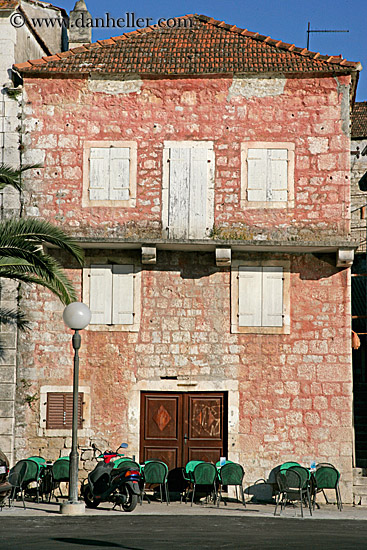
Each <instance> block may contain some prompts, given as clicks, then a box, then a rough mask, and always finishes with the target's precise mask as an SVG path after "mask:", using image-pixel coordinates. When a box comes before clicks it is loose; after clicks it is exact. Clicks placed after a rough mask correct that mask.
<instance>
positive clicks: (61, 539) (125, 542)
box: [0, 513, 367, 550]
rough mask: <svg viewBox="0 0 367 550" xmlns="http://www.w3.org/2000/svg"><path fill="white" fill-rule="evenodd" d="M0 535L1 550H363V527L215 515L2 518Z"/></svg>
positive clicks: (357, 522)
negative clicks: (357, 549) (108, 549)
mask: <svg viewBox="0 0 367 550" xmlns="http://www.w3.org/2000/svg"><path fill="white" fill-rule="evenodd" d="M0 533H1V534H0V540H1V543H0V546H1V549H2V550H80V549H82V548H90V549H92V548H93V549H94V550H106V548H111V549H114V548H116V549H125V550H166V549H170V550H173V549H182V550H217V549H218V550H219V549H220V550H226V549H234V550H237V549H242V548H243V549H246V550H262V549H272V550H278V549H282V550H284V549H292V550H294V549H295V550H352V549H353V550H355V549H356V548H366V540H367V523H366V522H365V521H360V520H345V519H341V520H339V521H333V520H325V519H319V520H311V521H310V520H309V519H305V520H302V519H296V518H289V517H288V518H287V517H281V518H270V517H265V516H257V517H251V516H250V515H243V516H240V515H231V516H225V515H223V516H220V515H217V514H214V515H210V514H205V515H189V514H188V515H185V516H181V515H155V514H152V515H133V514H123V513H121V514H120V515H119V516H118V517H117V516H116V515H113V514H110V513H109V514H105V515H100V514H99V515H87V516H84V517H67V516H54V517H50V516H46V517H45V516H43V517H41V516H28V517H19V516H13V517H9V515H7V516H3V517H2V518H1V519H0Z"/></svg>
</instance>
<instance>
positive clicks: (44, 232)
mask: <svg viewBox="0 0 367 550" xmlns="http://www.w3.org/2000/svg"><path fill="white" fill-rule="evenodd" d="M13 239H21V240H22V241H25V242H29V241H31V242H32V243H37V244H41V243H46V244H50V245H53V246H57V247H59V248H61V249H62V250H65V251H67V252H69V253H70V254H72V256H73V257H74V258H75V259H76V260H77V261H78V262H79V264H82V262H83V258H84V253H83V250H82V249H81V247H80V246H79V245H77V244H76V243H75V242H74V240H73V239H72V238H71V237H70V236H69V235H67V234H66V233H65V232H64V231H63V230H62V229H60V228H59V227H55V226H54V225H52V224H51V223H49V222H47V221H44V220H36V219H33V218H25V219H20V220H18V219H9V220H6V221H4V222H2V223H1V235H0V255H5V254H3V251H2V248H8V247H9V245H10V246H11V243H12V242H14V241H13Z"/></svg>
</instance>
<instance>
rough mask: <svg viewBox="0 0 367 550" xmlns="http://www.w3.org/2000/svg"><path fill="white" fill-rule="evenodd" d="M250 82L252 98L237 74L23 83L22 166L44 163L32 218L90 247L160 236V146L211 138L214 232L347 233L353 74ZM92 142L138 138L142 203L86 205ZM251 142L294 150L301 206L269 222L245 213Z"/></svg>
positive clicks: (247, 235)
mask: <svg viewBox="0 0 367 550" xmlns="http://www.w3.org/2000/svg"><path fill="white" fill-rule="evenodd" d="M248 80H250V81H251V84H252V88H251V90H252V95H251V97H247V96H248V92H246V90H247V88H246V86H245V84H246V82H245V83H244V82H242V81H241V83H240V85H239V84H238V82H237V80H236V82H235V84H236V85H234V81H233V79H231V78H221V79H202V78H195V79H161V80H144V81H140V80H128V81H122V82H121V81H103V80H101V79H100V80H97V81H94V80H92V81H88V80H87V79H68V80H67V79H57V78H49V79H36V78H34V79H26V80H25V83H26V84H25V89H26V94H27V95H26V98H25V102H24V117H25V136H24V147H25V159H26V160H27V161H29V159H31V158H32V159H34V160H35V161H38V162H44V168H43V169H42V170H39V171H38V173H37V174H36V175H32V185H31V186H30V187H29V193H28V197H27V213H28V214H30V215H38V213H39V214H40V215H41V216H42V217H45V218H47V219H50V220H52V221H54V222H56V223H59V224H60V225H64V224H65V225H66V226H67V227H70V228H72V230H73V233H74V234H75V235H77V236H83V237H86V238H90V239H95V238H106V237H107V238H108V237H113V236H121V237H125V238H131V239H133V238H136V237H143V238H144V237H146V238H158V237H162V236H163V233H164V231H163V232H162V223H161V219H162V189H161V188H162V160H163V159H162V157H163V155H162V152H163V144H164V141H165V140H213V141H214V153H215V187H216V194H215V214H214V225H215V227H214V230H215V234H216V235H217V236H219V237H227V238H228V237H229V238H234V239H245V240H252V239H254V238H255V239H256V238H261V239H265V240H274V239H275V240H283V239H284V240H291V241H294V240H302V239H303V240H321V241H322V240H323V239H324V238H325V237H327V236H328V237H337V236H346V235H348V234H349V229H350V210H349V204H350V193H349V185H350V181H349V177H350V174H349V166H350V152H349V151H350V143H349V133H348V131H346V132H345V133H344V131H345V125H346V123H348V122H349V118H348V113H346V112H345V111H344V110H343V109H342V103H343V101H342V99H343V97H344V95H345V94H348V89H349V87H348V82H349V77H339V78H332V77H330V78H320V79H306V78H305V79H296V78H295V79H290V80H285V79H284V78H283V79H279V80H281V86H278V87H276V86H275V87H274V86H269V85H267V86H265V85H264V81H265V82H269V81H270V82H272V81H273V80H275V81H277V79H269V78H264V79H261V78H259V79H254V78H252V79H248ZM244 81H246V79H244ZM247 84H248V83H247ZM244 90H245V91H244ZM254 90H255V91H254ZM256 90H257V95H256V93H255V92H256ZM264 90H265V92H264ZM245 92H246V93H245ZM88 140H89V141H90V140H114V141H116V140H130V141H136V142H137V146H138V168H137V200H136V206H135V207H129V208H111V207H105V206H101V207H95V206H94V207H92V208H91V207H82V183H83V146H84V143H85V141H88ZM245 141H262V142H274V143H276V142H290V143H293V144H295V174H294V175H295V178H294V179H295V206H294V208H284V209H279V208H278V209H273V210H271V209H267V211H266V216H264V211H263V209H253V208H252V209H249V208H244V207H242V206H241V203H240V199H241V197H240V189H241V143H243V142H245ZM163 229H164V228H163ZM259 236H260V237H259Z"/></svg>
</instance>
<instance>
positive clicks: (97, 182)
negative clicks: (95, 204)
mask: <svg viewBox="0 0 367 550" xmlns="http://www.w3.org/2000/svg"><path fill="white" fill-rule="evenodd" d="M109 159H110V154H109V149H107V148H106V147H91V149H90V156H89V199H90V200H91V201H103V200H106V199H108V187H109V179H110V175H109Z"/></svg>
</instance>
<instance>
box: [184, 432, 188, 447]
mask: <svg viewBox="0 0 367 550" xmlns="http://www.w3.org/2000/svg"><path fill="white" fill-rule="evenodd" d="M188 439H189V438H188V437H187V434H185V435H184V444H185V445H187V440H188Z"/></svg>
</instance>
